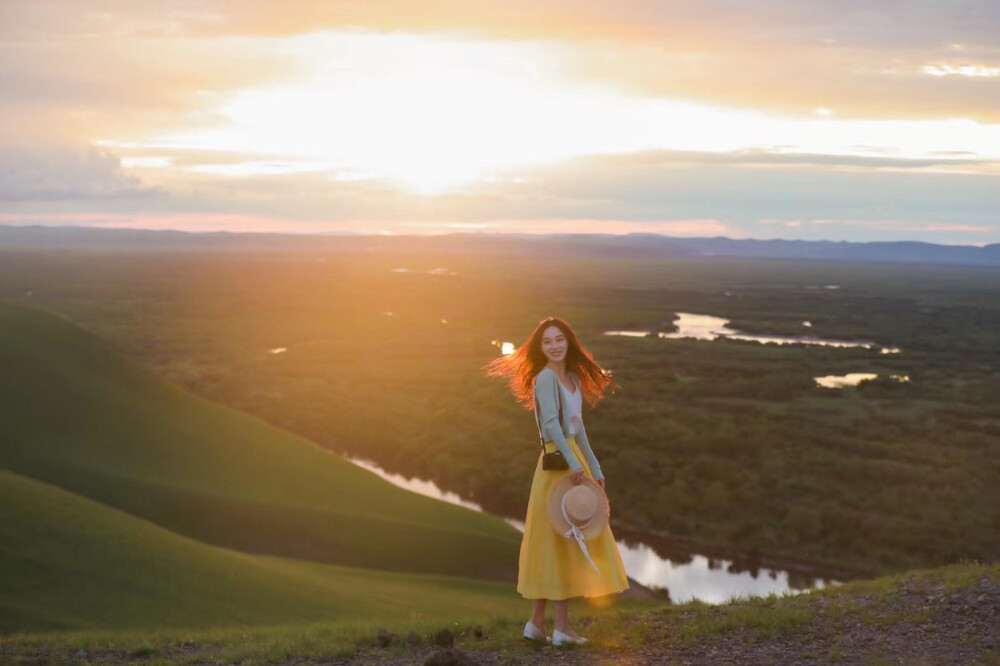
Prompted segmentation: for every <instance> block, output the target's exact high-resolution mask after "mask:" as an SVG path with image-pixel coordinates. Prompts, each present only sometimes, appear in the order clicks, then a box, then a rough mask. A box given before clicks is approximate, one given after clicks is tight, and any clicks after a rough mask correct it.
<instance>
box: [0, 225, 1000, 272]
mask: <svg viewBox="0 0 1000 666" xmlns="http://www.w3.org/2000/svg"><path fill="white" fill-rule="evenodd" d="M73 246H80V247H92V248H99V247H106V248H147V249H150V250H170V249H194V250H198V249H204V250H230V251H241V250H255V251H262V250H279V251H282V250H283V251H303V250H311V251H316V252H340V251H356V250H365V249H371V250H384V251H393V252H428V251H430V252H442V253H446V254H447V253H452V252H461V253H483V254H527V255H531V254H545V255H549V256H552V255H563V256H565V255H584V256H603V257H613V256H619V257H623V258H647V259H648V258H657V257H663V258H667V257H726V258H752V259H792V260H814V261H857V262H897V263H913V264H966V265H1000V244H992V245H986V246H984V247H978V246H972V245H935V244H934V243H922V242H917V241H898V242H872V243H857V242H846V241H839V242H835V241H802V240H737V239H732V238H724V237H716V238H677V237H671V236H660V235H657V234H628V235H623V236H613V235H605V234H559V235H531V234H482V233H460V234H446V235H439V236H366V235H360V234H357V235H352V234H339V235H331V234H278V233H229V232H206V233H191V232H183V231H154V230H147V229H92V228H86V227H43V226H24V227H11V226H0V247H35V248H38V247H73Z"/></svg>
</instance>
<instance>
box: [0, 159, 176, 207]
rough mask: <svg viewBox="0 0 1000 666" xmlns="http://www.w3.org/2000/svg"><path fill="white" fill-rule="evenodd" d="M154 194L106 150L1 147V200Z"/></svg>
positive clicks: (147, 195)
mask: <svg viewBox="0 0 1000 666" xmlns="http://www.w3.org/2000/svg"><path fill="white" fill-rule="evenodd" d="M157 194H158V192H157V190H155V189H154V188H150V187H147V186H144V185H143V184H142V183H141V182H140V180H139V179H138V178H136V177H135V176H130V175H127V174H125V173H123V172H122V170H121V164H120V160H119V159H118V158H117V157H116V156H114V155H113V154H111V153H110V152H108V151H106V150H101V149H98V148H93V147H87V148H82V149H78V150H71V149H66V148H32V149H12V148H8V149H6V150H0V201H7V202H23V201H65V200H79V199H139V198H148V197H150V196H155V195H157Z"/></svg>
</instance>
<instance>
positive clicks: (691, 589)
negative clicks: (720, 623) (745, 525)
mask: <svg viewBox="0 0 1000 666" xmlns="http://www.w3.org/2000/svg"><path fill="white" fill-rule="evenodd" d="M347 459H348V460H349V461H350V462H352V463H354V464H355V465H358V466H359V467H363V468H365V469H367V470H369V471H371V472H374V473H375V474H377V475H378V476H380V477H381V478H383V479H385V480H386V481H388V482H389V483H392V484H393V485H396V486H399V487H401V488H405V489H406V490H410V491H412V492H415V493H418V494H420V495H425V496H427V497H433V498H435V499H439V500H442V501H444V502H448V503H450V504H456V505H458V506H463V507H465V508H467V509H472V510H473V511H479V512H483V508H482V507H481V506H480V505H478V504H476V503H475V502H470V501H468V500H464V499H462V498H461V497H459V496H458V495H457V494H456V493H453V492H447V491H443V490H441V489H440V488H439V487H438V485H437V484H436V483H434V482H433V481H425V480H423V479H416V478H413V479H408V478H406V477H405V476H403V475H402V474H390V473H388V472H386V471H385V470H383V469H382V468H381V467H379V466H378V465H377V464H376V463H374V462H372V461H370V460H364V459H362V458H347ZM504 520H505V521H506V522H507V523H508V524H510V525H512V526H513V527H514V528H516V529H517V530H519V531H521V532H523V531H524V523H523V522H522V521H519V520H514V519H512V518H505V519H504ZM615 533H616V534H617V535H618V540H617V544H618V550H619V552H621V556H622V562H623V563H624V564H625V572H626V573H627V574H628V576H629V577H630V578H632V579H633V580H635V581H637V582H638V583H640V584H642V585H645V586H646V587H658V588H666V589H668V590H669V591H670V598H671V599H672V600H673V601H675V602H684V601H690V600H692V599H699V600H701V601H704V602H706V603H713V604H714V603H722V602H725V601H728V600H729V599H732V598H733V597H747V596H760V595H768V594H783V593H789V592H797V591H804V590H808V589H812V588H822V587H824V586H825V585H827V584H829V582H831V581H828V580H827V579H824V578H821V577H818V576H816V575H815V574H813V573H812V572H811V570H809V568H808V567H804V568H801V569H800V570H798V571H794V570H782V569H780V568H778V567H776V566H772V567H766V566H764V565H765V564H766V563H764V562H762V561H761V560H760V559H759V558H756V559H753V558H746V557H743V558H740V557H738V556H737V555H735V554H732V553H728V554H718V555H716V556H707V555H702V554H696V553H692V552H691V550H690V549H689V548H687V547H685V546H680V545H678V544H677V543H676V542H673V541H671V540H669V539H664V538H661V537H656V536H654V535H648V534H640V533H633V532H629V531H627V530H619V529H615ZM727 558H728V559H727Z"/></svg>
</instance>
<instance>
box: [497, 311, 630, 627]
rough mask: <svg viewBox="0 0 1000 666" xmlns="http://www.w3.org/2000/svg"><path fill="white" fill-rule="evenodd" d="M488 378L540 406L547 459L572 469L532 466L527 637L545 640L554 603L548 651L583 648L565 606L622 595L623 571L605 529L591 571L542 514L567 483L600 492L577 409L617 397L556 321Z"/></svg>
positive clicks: (521, 577) (524, 576)
mask: <svg viewBox="0 0 1000 666" xmlns="http://www.w3.org/2000/svg"><path fill="white" fill-rule="evenodd" d="M487 373H488V374H489V375H491V376H496V377H505V378H507V379H508V380H509V382H510V388H511V391H512V392H513V393H514V396H515V397H516V398H517V400H518V402H520V403H522V404H523V405H525V407H526V408H527V409H534V408H535V405H536V404H537V405H538V409H537V413H536V417H537V419H538V423H539V430H540V431H541V432H540V434H541V437H542V439H544V440H545V444H544V451H545V452H550V451H554V450H558V451H560V452H561V453H562V455H563V457H564V458H565V459H566V462H567V463H568V464H569V469H566V470H546V469H543V468H542V456H541V453H540V454H539V458H538V463H537V464H536V466H535V476H534V479H533V480H532V483H531V494H530V496H529V498H528V515H527V518H526V519H525V523H524V538H523V539H522V541H521V554H520V558H519V562H518V578H517V591H518V592H519V593H520V594H521V595H522V596H524V597H525V598H527V599H531V600H532V609H531V619H530V620H528V623H527V624H526V625H525V627H524V636H525V638H529V639H532V640H549V639H547V638H546V637H545V605H546V602H547V601H548V600H549V599H551V600H552V601H553V606H554V615H555V631H554V632H553V634H552V638H551V640H552V643H553V644H554V645H564V644H582V643H585V642H586V639H585V638H582V637H580V636H578V635H577V634H576V632H575V631H573V630H572V629H571V628H570V626H569V618H568V610H569V599H570V598H572V597H597V596H603V595H606V594H613V593H617V592H623V591H624V590H627V589H628V580H627V578H626V577H625V567H624V565H623V564H622V559H621V555H620V554H619V553H618V547H617V546H616V545H615V539H614V536H613V535H612V534H611V529H610V528H609V527H605V528H604V530H603V531H602V532H601V534H600V536H598V537H597V538H595V539H592V540H588V541H587V550H588V551H589V556H590V557H591V558H592V559H593V562H594V564H595V565H596V569H595V568H592V566H591V564H590V562H588V561H587V557H586V556H585V555H584V553H583V551H582V550H581V549H580V548H579V547H578V546H577V544H576V543H575V542H574V541H572V540H569V539H567V538H565V537H564V536H563V535H561V534H559V533H557V532H556V531H555V529H554V528H553V526H552V523H551V522H550V520H549V517H548V510H547V506H548V502H549V493H550V491H551V489H552V487H553V486H555V485H556V483H557V482H558V481H559V480H560V479H561V478H564V477H565V476H567V475H571V476H572V479H573V483H574V484H575V485H578V484H580V483H582V482H583V479H584V477H585V476H587V477H590V478H591V479H593V480H595V481H596V482H597V484H598V485H599V486H600V487H601V489H602V490H603V489H604V488H605V479H604V474H603V473H602V472H601V466H600V464H599V463H598V462H597V458H596V457H595V456H594V452H593V450H592V449H591V448H590V443H589V442H588V440H587V431H586V430H585V429H584V427H583V419H582V406H583V400H584V398H585V399H586V400H587V403H588V404H589V405H590V406H591V407H593V406H594V405H595V404H596V403H597V401H598V400H600V399H601V398H603V397H604V389H605V388H607V387H611V390H612V391H614V389H615V388H617V385H616V384H615V383H614V381H613V380H612V379H611V374H610V373H609V372H606V371H605V370H603V369H602V368H601V367H600V366H599V365H597V363H596V362H594V359H593V357H592V356H591V355H590V353H589V352H588V351H587V350H586V349H584V348H583V345H581V344H580V341H579V340H578V339H577V337H576V334H575V333H574V332H573V329H572V328H570V326H569V324H567V323H566V322H565V321H563V320H562V319H558V318H556V317H551V318H549V319H545V320H544V321H542V322H541V323H540V324H539V325H538V327H537V328H535V331H534V332H533V333H532V334H531V337H530V338H528V341H527V342H525V343H524V344H523V345H521V346H520V347H519V348H518V349H517V350H516V351H515V352H514V353H513V354H511V355H509V356H506V357H503V358H498V359H496V360H494V361H493V362H491V363H490V364H489V365H488V366H487ZM560 416H561V418H560ZM597 570H599V573H598V572H597Z"/></svg>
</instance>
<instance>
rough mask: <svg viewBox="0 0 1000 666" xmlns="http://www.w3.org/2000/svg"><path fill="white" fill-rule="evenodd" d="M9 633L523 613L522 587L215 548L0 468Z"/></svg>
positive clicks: (1, 628)
mask: <svg viewBox="0 0 1000 666" xmlns="http://www.w3.org/2000/svg"><path fill="white" fill-rule="evenodd" d="M0 572H2V574H0V591H2V598H3V600H4V601H3V603H2V605H0V632H14V631H27V630H33V631H40V630H66V629H86V628H111V627H115V628H120V629H128V628H152V627H191V626H208V625H242V626H251V625H267V624H273V623H276V622H316V621H319V620H325V621H344V622H351V621H366V622H373V621H376V620H378V621H383V622H385V621H396V620H405V621H410V620H425V621H444V620H449V619H453V618H455V617H467V616H476V617H478V616H484V615H485V616H489V615H491V614H498V613H514V612H516V611H517V610H519V609H521V608H522V607H523V606H524V602H523V600H522V599H521V598H520V597H519V596H518V595H517V594H516V593H515V592H514V590H513V585H512V584H509V583H497V582H490V581H481V580H473V579H468V578H460V577H455V576H442V575H416V574H405V573H396V572H388V571H377V570H370V569H357V568H350V567H343V566H336V565H330V564H325V563H319V562H309V561H303V560H294V559H288V558H279V557H273V556H261V555H252V554H248V553H242V552H238V551H233V550H229V549H224V548H219V547H216V546H210V545H206V544H204V543H201V542H198V541H195V540H193V539H190V538H187V537H184V536H181V535H178V534H175V533H173V532H170V531H169V530H166V529H164V528H162V527H159V526H157V525H155V524H152V523H150V522H147V521H145V520H142V519H140V518H136V517H135V516H132V515H130V514H127V513H125V512H123V511H119V510H117V509H114V508H111V507H108V506H106V505H104V504H101V503H99V502H95V501H93V500H89V499H87V498H84V497H81V496H79V495H75V494H73V493H69V492H67V491H65V490H63V489H61V488H58V487H55V486H51V485H49V484H45V483H41V482H39V481H35V480H33V479H28V478H25V477H21V476H18V475H15V474H12V473H10V472H2V471H0Z"/></svg>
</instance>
